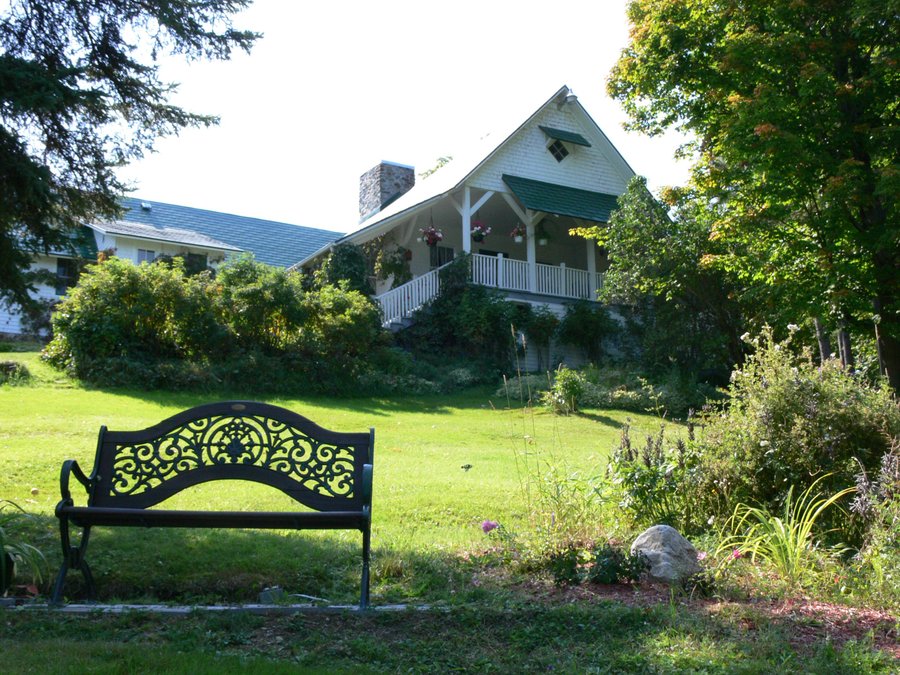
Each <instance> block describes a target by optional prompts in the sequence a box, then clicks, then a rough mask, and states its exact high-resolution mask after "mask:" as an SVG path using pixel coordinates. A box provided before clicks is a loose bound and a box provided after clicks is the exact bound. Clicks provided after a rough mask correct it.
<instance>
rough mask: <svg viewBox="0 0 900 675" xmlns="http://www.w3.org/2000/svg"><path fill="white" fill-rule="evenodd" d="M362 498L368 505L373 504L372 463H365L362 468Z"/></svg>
mask: <svg viewBox="0 0 900 675" xmlns="http://www.w3.org/2000/svg"><path fill="white" fill-rule="evenodd" d="M362 499H363V504H365V505H366V506H371V505H372V465H371V464H363V470H362Z"/></svg>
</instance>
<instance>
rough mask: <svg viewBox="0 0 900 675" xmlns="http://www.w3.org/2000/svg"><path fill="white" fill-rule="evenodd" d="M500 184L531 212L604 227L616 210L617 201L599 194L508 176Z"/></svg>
mask: <svg viewBox="0 0 900 675" xmlns="http://www.w3.org/2000/svg"><path fill="white" fill-rule="evenodd" d="M503 182H504V183H506V184H507V185H508V186H509V189H510V190H512V191H513V194H515V195H516V197H517V198H518V199H519V201H520V202H522V205H523V206H524V207H525V208H526V209H531V210H532V211H542V212H544V213H555V214H558V215H560V216H571V217H573V218H583V219H584V220H591V221H594V222H598V223H608V222H609V214H610V213H611V212H612V211H613V210H614V209H615V208H616V200H617V197H616V196H615V195H609V194H605V193H603V192H592V191H591V190H581V189H578V188H573V187H568V186H566V185H556V184H554V183H545V182H544V181H540V180H532V179H530V178H521V177H520V176H510V175H509V174H503Z"/></svg>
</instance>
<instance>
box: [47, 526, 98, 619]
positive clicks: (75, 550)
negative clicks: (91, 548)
mask: <svg viewBox="0 0 900 675" xmlns="http://www.w3.org/2000/svg"><path fill="white" fill-rule="evenodd" d="M59 536H60V543H61V544H62V550H63V561H62V566H61V567H60V568H59V574H58V575H57V577H56V583H54V584H53V594H52V595H51V596H50V604H51V605H59V604H62V602H61V601H62V591H63V586H64V584H65V582H66V574H67V573H68V571H69V570H70V569H73V568H76V567H77V568H78V569H80V570H81V574H82V575H83V576H84V582H85V586H86V587H87V595H88V599H89V600H94V599H95V597H96V594H97V591H96V587H95V586H94V575H93V574H92V573H91V568H90V567H89V566H88V564H87V561H86V560H85V552H86V551H87V546H88V541H89V540H90V536H91V528H90V526H89V525H88V526H86V527H84V528H82V531H81V541H80V542H79V544H78V546H73V545H72V540H71V537H70V536H69V519H68V517H66V516H61V517H60V519H59Z"/></svg>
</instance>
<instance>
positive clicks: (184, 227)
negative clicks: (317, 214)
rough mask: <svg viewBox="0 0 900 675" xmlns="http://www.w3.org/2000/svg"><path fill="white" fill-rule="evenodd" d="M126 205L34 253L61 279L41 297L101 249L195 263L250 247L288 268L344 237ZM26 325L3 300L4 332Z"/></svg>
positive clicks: (0, 330)
mask: <svg viewBox="0 0 900 675" xmlns="http://www.w3.org/2000/svg"><path fill="white" fill-rule="evenodd" d="M123 206H124V208H125V214H124V215H123V217H122V218H121V219H120V220H117V221H114V222H97V223H89V224H87V225H86V226H85V227H83V228H82V230H81V232H79V233H78V234H77V236H76V237H75V238H74V240H73V246H72V247H71V248H69V249H61V250H54V251H50V253H49V255H38V256H35V260H34V265H33V268H34V269H43V270H48V271H49V272H51V274H53V275H55V277H56V282H55V283H53V284H41V285H39V286H38V287H37V293H36V295H37V297H38V298H39V299H41V300H45V301H48V302H52V301H55V300H58V299H59V298H61V297H62V296H63V295H65V293H66V290H67V289H68V288H69V287H70V286H72V285H74V284H75V282H76V281H77V279H78V271H79V269H80V266H81V264H82V263H83V262H84V261H93V260H96V259H97V254H98V252H99V251H107V252H109V253H114V254H115V255H116V256H118V257H120V258H126V259H128V260H131V261H133V262H134V263H136V264H140V263H142V262H144V261H152V260H154V259H156V258H157V257H159V256H161V255H167V256H176V255H182V256H184V257H185V258H187V259H188V260H189V261H190V262H194V263H195V264H198V265H212V266H215V265H216V264H218V263H219V262H221V261H222V260H224V259H225V257H227V256H230V255H236V254H239V253H241V252H244V251H249V252H252V253H253V255H254V256H255V257H256V259H257V260H259V261H260V262H264V263H266V264H269V265H275V266H279V267H288V266H290V265H291V264H292V263H294V262H295V261H296V260H297V258H299V257H303V256H305V255H308V254H309V253H310V252H312V251H314V250H317V249H318V248H320V247H321V246H322V245H323V244H325V243H326V242H329V241H333V240H334V239H335V238H336V237H338V236H340V233H338V232H332V231H330V230H322V229H317V228H311V227H302V226H299V225H290V224H288V223H278V222H274V221H269V220H261V219H259V218H248V217H244V216H235V215H231V214H227V213H218V212H216V211H207V210H204V209H193V208H189V207H185V206H176V205H174V204H164V203H161V202H149V201H146V200H140V199H125V200H123ZM24 328H25V327H24V326H23V322H22V314H21V312H20V311H19V309H18V308H17V307H8V306H5V305H3V304H0V334H4V333H5V334H11V335H17V334H21V333H23V332H24Z"/></svg>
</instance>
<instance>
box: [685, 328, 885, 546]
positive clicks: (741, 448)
mask: <svg viewBox="0 0 900 675" xmlns="http://www.w3.org/2000/svg"><path fill="white" fill-rule="evenodd" d="M754 343H755V344H756V346H757V351H756V353H755V354H753V355H752V356H750V357H749V358H748V359H747V362H746V364H745V365H744V367H743V368H741V369H737V370H735V372H734V373H733V376H732V383H731V385H730V387H729V390H728V399H727V405H726V406H725V407H723V408H722V409H721V411H719V412H718V413H716V414H713V415H709V416H707V417H706V420H705V421H706V424H707V426H706V428H705V431H704V434H703V436H702V438H701V439H700V440H701V443H702V446H703V447H702V452H703V454H704V456H705V459H704V461H705V462H706V463H708V467H707V468H706V472H707V474H708V475H709V476H710V477H711V478H713V480H714V483H713V485H711V489H714V490H716V491H717V492H718V493H719V494H722V495H724V496H725V497H726V501H727V503H728V504H729V505H730V507H729V510H730V509H733V508H734V505H736V504H737V503H741V502H742V503H745V504H755V505H758V506H759V507H761V508H766V509H769V510H770V511H773V512H777V511H780V510H781V509H782V507H783V505H784V501H785V498H786V496H787V493H788V488H789V487H790V486H795V488H794V489H795V490H797V491H801V492H802V491H805V490H806V489H807V488H809V487H810V485H812V484H813V482H814V481H816V480H818V478H819V477H821V476H822V475H823V474H825V473H827V474H828V477H827V478H826V479H824V480H823V482H822V483H821V484H820V486H819V489H821V490H822V491H824V492H826V493H828V494H834V493H835V492H838V491H840V490H842V489H843V488H845V487H847V486H848V485H852V484H853V482H854V479H855V476H856V474H857V472H858V468H859V466H860V465H862V466H863V467H864V468H865V469H866V470H867V471H873V470H875V469H877V467H878V466H879V463H880V462H881V458H882V456H883V455H884V454H885V452H886V451H887V450H888V441H887V438H888V437H890V436H896V435H897V434H898V433H900V409H898V405H897V402H896V401H895V400H894V399H893V398H892V394H891V392H890V390H889V388H888V386H887V384H886V383H881V384H879V385H877V386H871V385H869V384H867V383H866V382H865V381H863V380H862V379H861V378H859V377H856V376H855V375H854V374H853V373H851V372H850V371H848V370H846V369H844V368H842V367H841V365H840V363H839V362H837V361H834V360H831V361H828V362H826V363H825V364H824V365H822V366H819V365H818V364H816V363H814V362H813V360H812V358H811V357H810V355H809V353H808V352H805V353H803V354H802V355H800V356H795V355H794V354H792V353H791V351H790V350H789V349H788V347H789V341H788V342H783V343H777V342H775V340H774V339H773V338H772V332H771V330H766V331H764V332H763V334H762V336H761V338H759V339H758V340H755V341H754ZM885 434H887V436H886V435H885ZM857 462H858V463H857ZM835 513H836V512H831V513H829V514H826V515H825V523H824V525H825V527H826V528H831V527H835V526H838V525H840V526H842V527H843V534H844V537H845V541H846V543H853V544H858V543H859V540H860V537H861V530H860V527H859V526H860V521H859V519H858V518H857V519H856V520H855V523H853V522H851V523H849V524H848V523H847V522H842V521H841V520H840V519H838V518H837V517H836V515H835Z"/></svg>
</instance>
